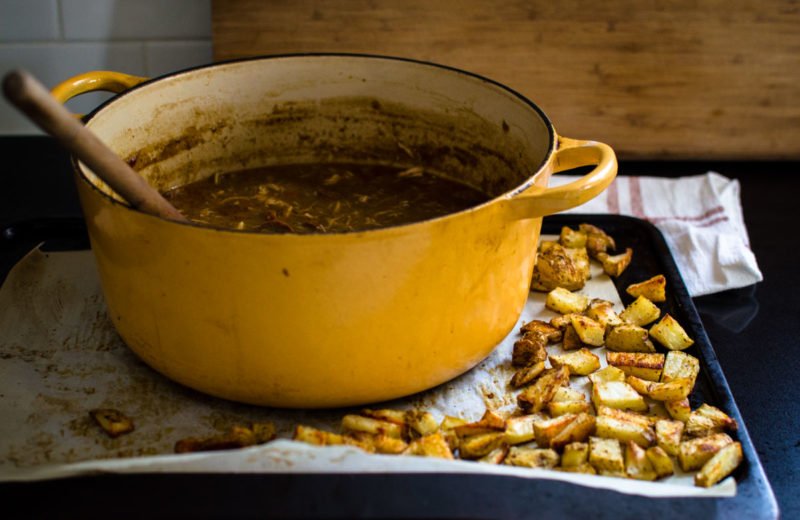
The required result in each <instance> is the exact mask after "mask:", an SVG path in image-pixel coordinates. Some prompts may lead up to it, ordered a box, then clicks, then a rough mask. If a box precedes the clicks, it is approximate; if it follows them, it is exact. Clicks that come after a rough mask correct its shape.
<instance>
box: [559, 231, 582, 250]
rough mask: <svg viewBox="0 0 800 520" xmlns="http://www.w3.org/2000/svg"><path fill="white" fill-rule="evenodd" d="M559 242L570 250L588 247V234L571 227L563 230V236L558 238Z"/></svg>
mask: <svg viewBox="0 0 800 520" xmlns="http://www.w3.org/2000/svg"><path fill="white" fill-rule="evenodd" d="M558 242H559V243H560V244H561V245H562V246H564V247H569V248H577V247H583V248H585V247H586V233H584V232H582V231H576V230H574V229H572V228H570V227H569V226H564V227H562V228H561V234H560V235H559V237H558Z"/></svg>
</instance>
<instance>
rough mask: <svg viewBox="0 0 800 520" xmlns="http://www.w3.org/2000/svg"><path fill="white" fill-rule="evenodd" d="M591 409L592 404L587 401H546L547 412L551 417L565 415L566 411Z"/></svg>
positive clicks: (585, 411) (587, 411)
mask: <svg viewBox="0 0 800 520" xmlns="http://www.w3.org/2000/svg"><path fill="white" fill-rule="evenodd" d="M591 410H592V405H591V404H589V402H588V401H558V402H556V401H550V402H549V403H547V412H548V413H549V414H550V415H551V416H552V417H558V416H559V415H565V414H568V413H572V414H578V413H589V412H591Z"/></svg>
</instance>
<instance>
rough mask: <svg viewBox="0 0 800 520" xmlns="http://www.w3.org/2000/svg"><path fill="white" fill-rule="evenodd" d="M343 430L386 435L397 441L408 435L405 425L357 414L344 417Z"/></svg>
mask: <svg viewBox="0 0 800 520" xmlns="http://www.w3.org/2000/svg"><path fill="white" fill-rule="evenodd" d="M342 428H343V429H344V430H345V431H352V432H365V433H372V434H376V435H378V434H384V435H388V436H389V437H394V438H397V439H402V438H403V437H404V436H405V433H406V428H405V426H404V425H400V424H397V423H393V422H389V421H381V420H379V419H373V418H371V417H364V416H363V415H355V414H348V415H345V416H344V417H342Z"/></svg>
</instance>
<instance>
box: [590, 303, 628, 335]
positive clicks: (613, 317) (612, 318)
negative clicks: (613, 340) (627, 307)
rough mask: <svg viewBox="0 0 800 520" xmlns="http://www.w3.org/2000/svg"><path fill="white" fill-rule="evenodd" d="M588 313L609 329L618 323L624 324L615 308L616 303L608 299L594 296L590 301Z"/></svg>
mask: <svg viewBox="0 0 800 520" xmlns="http://www.w3.org/2000/svg"><path fill="white" fill-rule="evenodd" d="M586 315H587V316H588V317H590V318H592V319H593V320H594V321H596V322H597V323H599V324H600V325H602V326H603V327H605V329H606V330H609V329H610V328H612V327H616V326H617V325H622V318H620V317H619V314H617V312H616V311H615V310H614V304H613V303H611V302H610V301H608V300H601V299H600V298H594V299H592V300H591V301H590V302H589V307H587V309H586Z"/></svg>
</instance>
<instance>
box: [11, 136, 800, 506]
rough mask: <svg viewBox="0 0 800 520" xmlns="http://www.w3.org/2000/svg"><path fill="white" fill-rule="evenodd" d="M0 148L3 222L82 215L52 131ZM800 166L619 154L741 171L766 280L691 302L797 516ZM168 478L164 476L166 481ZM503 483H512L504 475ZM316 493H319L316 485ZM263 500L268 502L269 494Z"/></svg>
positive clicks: (199, 483)
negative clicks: (796, 238)
mask: <svg viewBox="0 0 800 520" xmlns="http://www.w3.org/2000/svg"><path fill="white" fill-rule="evenodd" d="M0 154H1V155H2V157H3V163H2V167H1V168H2V170H3V171H2V173H0V175H1V177H0V178H2V189H0V229H2V228H4V227H5V225H6V224H8V223H9V222H12V221H18V220H22V219H30V218H40V217H65V216H66V217H78V216H80V208H79V206H78V203H77V197H76V193H75V188H74V186H73V184H72V179H71V177H70V175H69V163H68V159H67V155H66V153H65V152H63V151H62V150H61V149H60V148H59V147H58V146H57V145H56V144H54V143H53V142H52V141H51V140H50V139H48V138H44V137H0ZM799 166H800V164H798V163H795V162H777V163H776V162H737V163H734V162H702V161H696V162H656V161H629V162H622V163H621V164H620V174H621V175H665V176H675V175H692V174H701V173H705V172H707V171H709V170H714V171H717V172H719V173H721V174H723V175H725V176H727V177H732V178H736V179H739V181H740V183H741V186H742V204H743V208H744V215H745V221H746V224H747V227H748V231H749V233H750V240H751V246H752V249H753V251H754V253H755V255H756V258H757V259H758V262H759V266H760V267H761V270H762V272H763V273H764V281H763V282H761V283H759V284H757V285H756V286H754V287H749V288H745V289H741V290H735V291H728V292H726V293H722V294H717V295H712V296H706V297H702V298H695V300H694V302H695V305H696V306H697V308H698V311H699V312H700V315H701V317H702V319H703V323H704V325H705V328H706V331H707V333H708V336H709V337H710V339H711V343H712V345H713V347H714V350H715V351H716V353H717V356H718V358H719V363H720V365H721V367H722V370H723V372H724V374H725V375H726V377H727V380H728V384H729V385H730V388H731V391H732V393H733V396H734V398H735V400H736V402H737V404H738V406H739V410H740V412H741V414H742V417H743V419H744V422H745V424H746V425H747V427H748V429H749V432H750V436H751V437H752V439H753V443H754V445H755V447H756V450H757V452H758V454H759V457H760V459H761V462H762V464H763V466H764V468H765V470H766V473H767V477H768V478H769V481H770V483H771V485H772V488H773V490H774V492H775V495H776V497H777V500H778V504H779V507H780V510H781V516H782V517H783V518H800V496H798V493H797V489H800V405H799V404H798V403H800V383H798V374H799V373H800V320H799V319H798V311H797V308H798V304H797V300H798V291H800V276H798V272H800V269H799V268H798V266H800V247H798V246H797V245H796V244H794V240H793V239H794V232H795V230H794V227H793V226H794V224H795V222H794V220H793V218H796V217H797V216H799V215H800V211H799V210H798V207H800V199H798V192H800V173H799V172H797V170H798V167H799ZM0 267H3V266H0ZM354 479H355V480H354V481H353V482H350V484H353V483H355V484H356V485H359V486H364V488H363V489H364V490H366V491H369V490H372V489H375V490H376V492H377V490H378V489H380V488H381V486H383V485H396V483H395V482H394V481H392V480H391V479H390V478H386V477H375V478H371V479H370V480H369V481H365V480H358V478H357V477H354ZM429 479H430V477H426V478H424V479H420V481H419V485H420V486H425V485H426V484H428V483H431V484H433V483H432V482H430V481H429ZM111 480H112V484H111V485H112V486H113V485H115V483H114V479H111ZM160 480H161V477H151V478H150V482H151V483H152V482H159V481H160ZM141 483H142V480H141V479H136V478H133V479H124V480H122V481H121V482H116V484H119V485H126V486H134V487H133V488H132V489H136V488H135V486H136V485H138V484H141ZM337 483H341V484H337V485H335V486H333V488H332V489H330V490H329V491H326V492H325V493H323V495H325V496H327V497H328V498H329V499H331V500H336V499H337V497H339V498H341V497H342V496H343V495H342V494H343V493H346V492H345V491H343V490H344V489H345V488H346V486H347V485H348V479H347V478H343V479H341V480H339V481H337ZM470 483H471V479H470V478H469V477H465V478H463V479H461V480H459V481H454V484H455V485H458V484H463V485H464V487H463V488H462V489H457V488H456V489H452V491H450V492H448V493H447V494H446V495H442V496H440V497H439V499H440V500H442V501H444V500H455V501H458V500H459V499H460V496H461V494H462V492H463V491H464V490H466V489H471V490H472V489H474V488H475V486H472V487H470ZM240 484H241V486H240V487H237V486H239V485H240ZM263 484H264V485H282V486H284V488H285V490H286V494H287V496H295V495H297V494H298V493H299V496H302V495H303V493H302V490H297V489H292V484H291V483H289V484H286V483H285V482H284V483H283V484H280V483H278V481H277V480H276V479H267V480H265V481H263ZM164 485H165V486H169V485H170V483H169V482H167V481H164ZM504 485H507V486H515V485H516V484H514V483H513V482H507V483H505V484H504ZM3 489H4V486H3V485H0V497H6V498H7V493H4V491H3ZM59 489H60V488H59V486H58V483H57V482H56V483H51V484H50V485H48V486H47V487H46V488H43V489H42V491H43V492H46V493H48V495H52V494H55V495H56V496H57V495H58V494H59ZM61 489H62V491H61V494H62V495H68V494H69V493H75V490H76V488H75V487H74V486H72V487H70V486H69V485H68V484H65V485H64V486H63V487H62V488H61ZM415 489H418V487H415V488H413V489H397V490H396V491H397V493H396V495H397V496H398V497H401V498H400V499H398V500H406V497H412V498H407V500H406V501H408V500H410V501H413V500H414V498H413V495H414V493H415ZM256 490H257V488H254V487H253V486H252V485H250V484H242V483H240V482H238V481H231V482H227V483H219V482H217V481H214V480H213V479H211V477H208V478H207V479H204V478H200V479H197V480H195V481H193V482H192V484H191V486H182V487H179V488H172V489H168V488H165V489H163V491H161V492H159V493H156V494H155V495H150V497H149V500H150V501H151V503H152V504H153V506H154V507H157V506H158V501H159V500H165V501H168V500H170V497H172V496H175V495H176V494H182V493H193V494H196V500H197V502H196V503H197V508H196V511H197V512H198V514H197V516H205V515H204V514H203V511H206V512H207V511H210V510H213V509H203V507H204V504H210V503H212V502H213V498H214V496H217V495H216V494H217V493H218V494H219V496H227V497H236V496H237V494H238V496H241V498H242V499H243V500H242V501H240V502H237V504H236V505H233V504H232V506H231V509H230V512H231V513H234V512H236V513H239V514H240V515H241V516H252V515H253V514H254V511H247V510H246V508H244V506H243V505H242V504H244V503H245V502H246V500H245V499H250V500H252V499H253V496H252V495H248V494H249V493H251V492H253V491H256ZM200 491H205V492H200ZM489 491H490V490H489ZM489 491H487V490H480V489H477V490H475V491H474V493H475V494H476V495H481V493H487V494H490V493H489ZM91 496H92V494H91V492H89V493H86V494H85V496H83V497H82V498H80V499H81V500H91ZM134 496H135V495H134ZM315 496H316V497H318V498H319V497H320V493H319V492H317V493H316V495H315ZM6 498H4V499H3V500H4V502H5V500H6ZM62 498H64V497H62ZM473 499H475V498H474V497H473ZM487 499H488V498H487ZM525 499H526V500H531V501H532V502H531V503H532V504H535V501H536V500H543V498H542V497H529V498H528V497H526V498H525ZM545 499H546V498H545ZM86 505H87V507H90V505H89V504H86ZM262 505H263V506H264V507H265V508H267V511H268V508H269V504H268V503H262ZM121 506H122V507H124V505H122V504H121ZM298 506H303V504H301V503H299V504H298ZM305 506H307V507H306V510H307V511H309V513H310V514H311V515H312V516H325V514H324V510H323V509H321V507H320V505H317V506H314V505H312V504H305ZM155 510H156V511H157V510H158V509H155ZM400 510H402V509H400ZM262 512H263V511H262ZM109 514H111V515H113V514H114V513H112V512H109ZM157 516H158V515H157ZM192 516H195V515H192ZM497 516H505V515H504V514H503V509H502V508H500V509H498V515H497ZM622 516H624V515H622Z"/></svg>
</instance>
